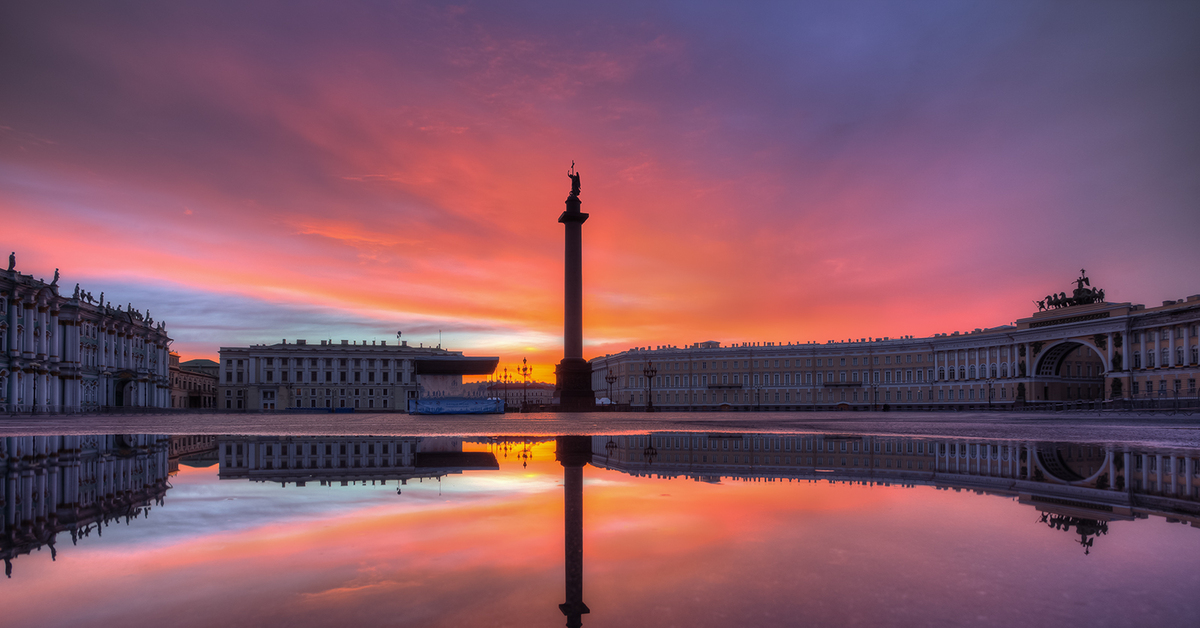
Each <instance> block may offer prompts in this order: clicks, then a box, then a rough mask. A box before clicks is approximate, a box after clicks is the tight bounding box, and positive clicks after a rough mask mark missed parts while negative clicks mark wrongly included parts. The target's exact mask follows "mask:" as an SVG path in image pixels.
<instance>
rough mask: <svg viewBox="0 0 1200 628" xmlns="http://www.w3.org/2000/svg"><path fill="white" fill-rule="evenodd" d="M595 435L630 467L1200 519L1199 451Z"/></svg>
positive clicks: (619, 465)
mask: <svg viewBox="0 0 1200 628" xmlns="http://www.w3.org/2000/svg"><path fill="white" fill-rule="evenodd" d="M591 439H592V464H594V465H596V466H597V467H602V468H610V469H615V470H618V471H622V472H625V473H631V474H634V475H646V474H651V473H653V474H657V475H659V476H662V477H689V478H692V479H694V480H697V481H704V482H719V481H721V480H722V479H723V478H732V479H747V480H755V479H768V480H772V479H798V480H829V481H836V482H849V483H878V484H898V485H902V486H913V485H918V484H920V485H928V486H935V487H938V488H952V489H955V490H959V489H969V490H976V491H980V492H986V493H993V494H999V495H1008V496H1012V497H1016V498H1017V499H1018V500H1019V501H1020V502H1021V503H1027V504H1030V505H1032V506H1034V507H1035V508H1037V509H1038V510H1040V511H1042V512H1043V513H1047V514H1048V515H1049V516H1050V517H1057V519H1054V521H1051V520H1050V519H1049V518H1047V520H1046V522H1047V523H1057V524H1059V525H1065V524H1067V523H1069V524H1070V525H1075V526H1077V527H1078V526H1079V525H1080V522H1082V525H1084V527H1085V529H1090V528H1088V527H1087V526H1089V525H1093V524H1095V525H1096V526H1098V525H1099V523H1103V522H1107V521H1112V520H1131V519H1134V518H1145V517H1147V516H1149V515H1157V516H1161V517H1166V518H1168V519H1172V520H1180V521H1186V522H1189V523H1191V524H1192V525H1193V526H1196V527H1200V465H1197V460H1198V458H1200V451H1197V450H1178V449H1164V450H1148V449H1143V448H1138V447H1126V446H1112V445H1088V444H1082V445H1081V444H1076V443H1044V442H1029V441H1015V440H1013V441H997V440H992V441H984V440H973V439H948V438H899V437H884V436H872V435H857V434H840V435H839V434H720V433H709V434H705V433H689V432H661V433H652V434H648V435H636V436H593V437H591ZM1031 461H1032V464H1031ZM1114 478H1115V481H1114ZM1089 522H1090V523H1089ZM1097 529H1099V528H1097ZM1105 529H1106V528H1105ZM1081 534H1082V532H1081ZM1093 534H1094V532H1093Z"/></svg>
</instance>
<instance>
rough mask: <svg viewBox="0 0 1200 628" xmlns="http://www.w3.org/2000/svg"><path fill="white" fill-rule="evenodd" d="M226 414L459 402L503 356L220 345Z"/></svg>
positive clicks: (357, 346) (361, 346)
mask: <svg viewBox="0 0 1200 628" xmlns="http://www.w3.org/2000/svg"><path fill="white" fill-rule="evenodd" d="M220 353H221V366H220V368H221V370H220V374H219V382H218V384H217V407H218V408H219V409H222V410H231V411H234V412H237V411H242V412H246V411H250V410H253V411H264V410H266V411H271V410H286V409H290V410H296V409H315V410H329V411H335V410H340V411H352V410H356V409H357V410H370V411H374V412H389V411H400V412H403V411H406V410H407V403H406V400H408V399H417V398H418V397H421V396H458V395H461V394H462V393H463V384H462V376H463V375H490V374H491V373H492V372H493V371H495V370H496V364H497V363H499V361H500V359H499V358H498V357H482V358H480V357H469V356H464V355H463V354H462V352H461V351H448V350H446V349H442V348H440V347H410V346H408V343H407V342H402V343H401V344H399V345H395V344H392V345H389V344H387V341H383V342H379V343H376V342H372V343H370V344H368V343H367V342H366V341H363V342H361V343H359V342H352V341H348V340H343V341H341V342H340V343H339V344H334V343H331V342H329V341H326V340H322V341H321V342H320V344H309V343H308V342H307V341H306V340H296V341H295V342H291V343H289V342H287V340H284V341H283V342H280V343H278V344H273V345H252V346H249V347H221V350H220Z"/></svg>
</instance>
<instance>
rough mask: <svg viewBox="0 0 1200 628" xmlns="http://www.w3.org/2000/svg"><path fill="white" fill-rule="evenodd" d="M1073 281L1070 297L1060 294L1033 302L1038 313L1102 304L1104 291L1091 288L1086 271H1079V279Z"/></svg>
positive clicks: (1063, 293)
mask: <svg viewBox="0 0 1200 628" xmlns="http://www.w3.org/2000/svg"><path fill="white" fill-rule="evenodd" d="M1074 281H1075V289H1074V290H1072V294H1071V296H1067V293H1065V292H1060V293H1058V294H1057V295H1056V294H1050V295H1047V296H1046V298H1045V299H1043V300H1041V301H1034V303H1035V304H1037V306H1038V311H1042V310H1052V309H1059V308H1064V307H1071V306H1074V305H1088V304H1091V303H1103V302H1104V289H1103V288H1092V287H1091V286H1092V282H1091V280H1090V279H1088V276H1087V271H1086V270H1084V269H1080V270H1079V277H1078V278H1077V279H1075V280H1074ZM1084 286H1087V287H1084Z"/></svg>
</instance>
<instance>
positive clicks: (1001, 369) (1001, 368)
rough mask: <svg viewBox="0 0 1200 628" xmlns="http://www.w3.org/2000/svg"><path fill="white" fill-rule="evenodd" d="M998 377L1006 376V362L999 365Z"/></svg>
mask: <svg viewBox="0 0 1200 628" xmlns="http://www.w3.org/2000/svg"><path fill="white" fill-rule="evenodd" d="M1000 377H1008V362H1005V363H1004V364H1001V365H1000Z"/></svg>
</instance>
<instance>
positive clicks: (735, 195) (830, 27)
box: [0, 0, 1200, 381]
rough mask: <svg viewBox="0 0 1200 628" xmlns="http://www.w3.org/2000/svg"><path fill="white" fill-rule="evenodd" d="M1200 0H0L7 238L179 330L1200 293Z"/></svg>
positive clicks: (792, 329)
mask: <svg viewBox="0 0 1200 628" xmlns="http://www.w3.org/2000/svg"><path fill="white" fill-rule="evenodd" d="M1198 34H1200V4H1197V3H1191V2H1149V3H1144V2H1143V3H1134V2H1068V1H1063V2H1053V3H1046V2H1022V1H1003V2H983V1H981V2H971V3H964V2H957V1H948V2H920V3H902V2H855V1H845V0H840V1H837V2H806V3H787V2H779V3H775V2H761V3H749V4H747V3H706V2H678V3H661V2H612V3H603V6H588V5H586V4H584V3H564V2H509V3H486V2H484V3H472V2H466V3H459V4H442V3H425V2H349V1H347V2H338V3H315V2H255V3H244V2H222V1H209V2H203V3H157V2H111V3H86V2H79V3H57V2H44V3H4V5H3V6H0V224H2V225H3V229H2V230H0V248H4V247H7V248H5V249H4V250H5V251H6V252H7V251H15V252H16V254H17V269H18V270H20V271H22V272H24V273H29V274H33V275H35V276H38V277H45V278H47V279H49V278H50V277H51V276H52V275H53V273H54V269H55V268H59V269H60V272H61V273H62V280H61V282H60V283H61V285H63V286H65V287H66V289H67V290H68V291H70V290H71V289H72V288H73V285H74V284H75V283H76V282H78V283H79V284H81V286H82V288H83V289H84V290H89V291H91V292H92V293H93V294H94V295H96V296H99V294H100V292H102V291H103V292H105V296H106V299H109V300H111V301H113V302H116V303H121V304H123V303H128V302H132V303H133V305H134V307H136V308H138V309H140V310H143V311H145V310H146V309H149V310H150V312H151V314H152V316H153V317H154V318H155V320H161V321H166V324H167V330H168V333H169V334H170V335H171V337H172V338H173V339H174V344H173V348H174V349H175V350H177V351H179V352H180V353H181V354H182V355H183V357H184V359H189V358H196V357H206V358H216V357H217V350H218V347H221V346H244V345H247V344H257V343H273V342H279V341H280V340H281V339H284V338H286V339H289V341H290V340H293V339H296V338H305V339H307V340H310V341H316V340H320V339H332V340H335V341H336V340H339V339H349V340H355V341H362V340H366V341H371V340H388V341H394V340H395V338H396V332H397V331H402V332H403V336H402V337H403V339H405V340H408V341H409V342H410V343H411V344H418V343H423V344H425V345H429V344H437V343H438V342H439V333H440V335H441V340H440V342H441V344H442V345H443V346H444V347H447V348H450V349H454V350H461V351H464V352H466V353H467V354H470V355H496V356H500V358H501V365H502V366H505V365H515V364H516V363H517V362H519V361H520V360H521V358H523V357H527V358H528V359H529V361H530V362H531V363H533V364H534V365H535V368H536V371H535V377H536V378H538V379H542V380H550V381H552V379H553V373H552V365H553V364H554V363H556V362H557V361H558V360H559V359H561V357H562V283H563V278H562V255H563V227H562V226H561V225H560V224H558V223H557V217H558V215H559V213H561V211H562V210H563V207H564V206H563V201H564V200H565V198H566V196H567V193H568V191H569V190H570V181H569V180H568V179H567V177H566V176H565V175H566V171H567V168H568V167H569V166H570V165H571V162H572V161H574V162H575V163H576V166H577V168H578V170H579V172H580V173H581V183H582V192H581V196H580V198H581V200H582V202H583V211H585V212H588V213H589V214H591V218H590V219H589V220H588V222H587V223H586V224H585V225H584V228H583V242H584V260H583V261H584V325H585V327H584V342H585V347H584V352H585V356H584V357H587V358H591V357H595V356H598V355H604V354H607V353H615V352H618V351H622V350H625V349H628V348H630V347H635V346H658V345H664V344H670V345H679V346H686V345H690V344H691V343H693V342H700V341H707V340H718V341H721V342H723V343H739V342H784V343H786V342H808V341H818V342H824V341H826V340H831V339H846V338H863V337H883V336H890V337H895V336H900V335H905V334H912V335H916V336H926V335H932V334H934V333H942V332H952V331H962V330H969V329H974V328H977V327H991V326H996V325H1003V324H1008V323H1011V322H1013V321H1015V320H1016V319H1018V318H1021V317H1024V316H1028V315H1029V314H1030V313H1031V311H1033V310H1034V309H1035V306H1034V304H1033V301H1034V300H1036V299H1040V298H1043V297H1044V296H1045V295H1047V294H1049V293H1051V292H1061V291H1069V289H1070V288H1071V287H1072V284H1071V283H1070V282H1071V280H1072V279H1074V278H1075V277H1076V276H1077V275H1078V273H1079V270H1080V269H1081V268H1086V269H1087V271H1088V274H1089V276H1090V277H1091V278H1092V284H1093V286H1098V287H1103V288H1104V289H1105V290H1106V294H1107V295H1108V297H1109V299H1110V300H1114V301H1131V302H1135V303H1146V304H1149V305H1157V304H1159V303H1161V301H1162V300H1165V299H1178V298H1182V297H1185V296H1187V295H1191V294H1196V293H1200V278H1198V277H1197V273H1196V269H1197V268H1200V246H1198V244H1197V243H1198V242H1200V211H1197V199H1198V198H1200V116H1197V115H1196V112H1197V111H1200V81H1197V80H1196V77H1197V76H1200V37H1198V36H1197V35H1198Z"/></svg>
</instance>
